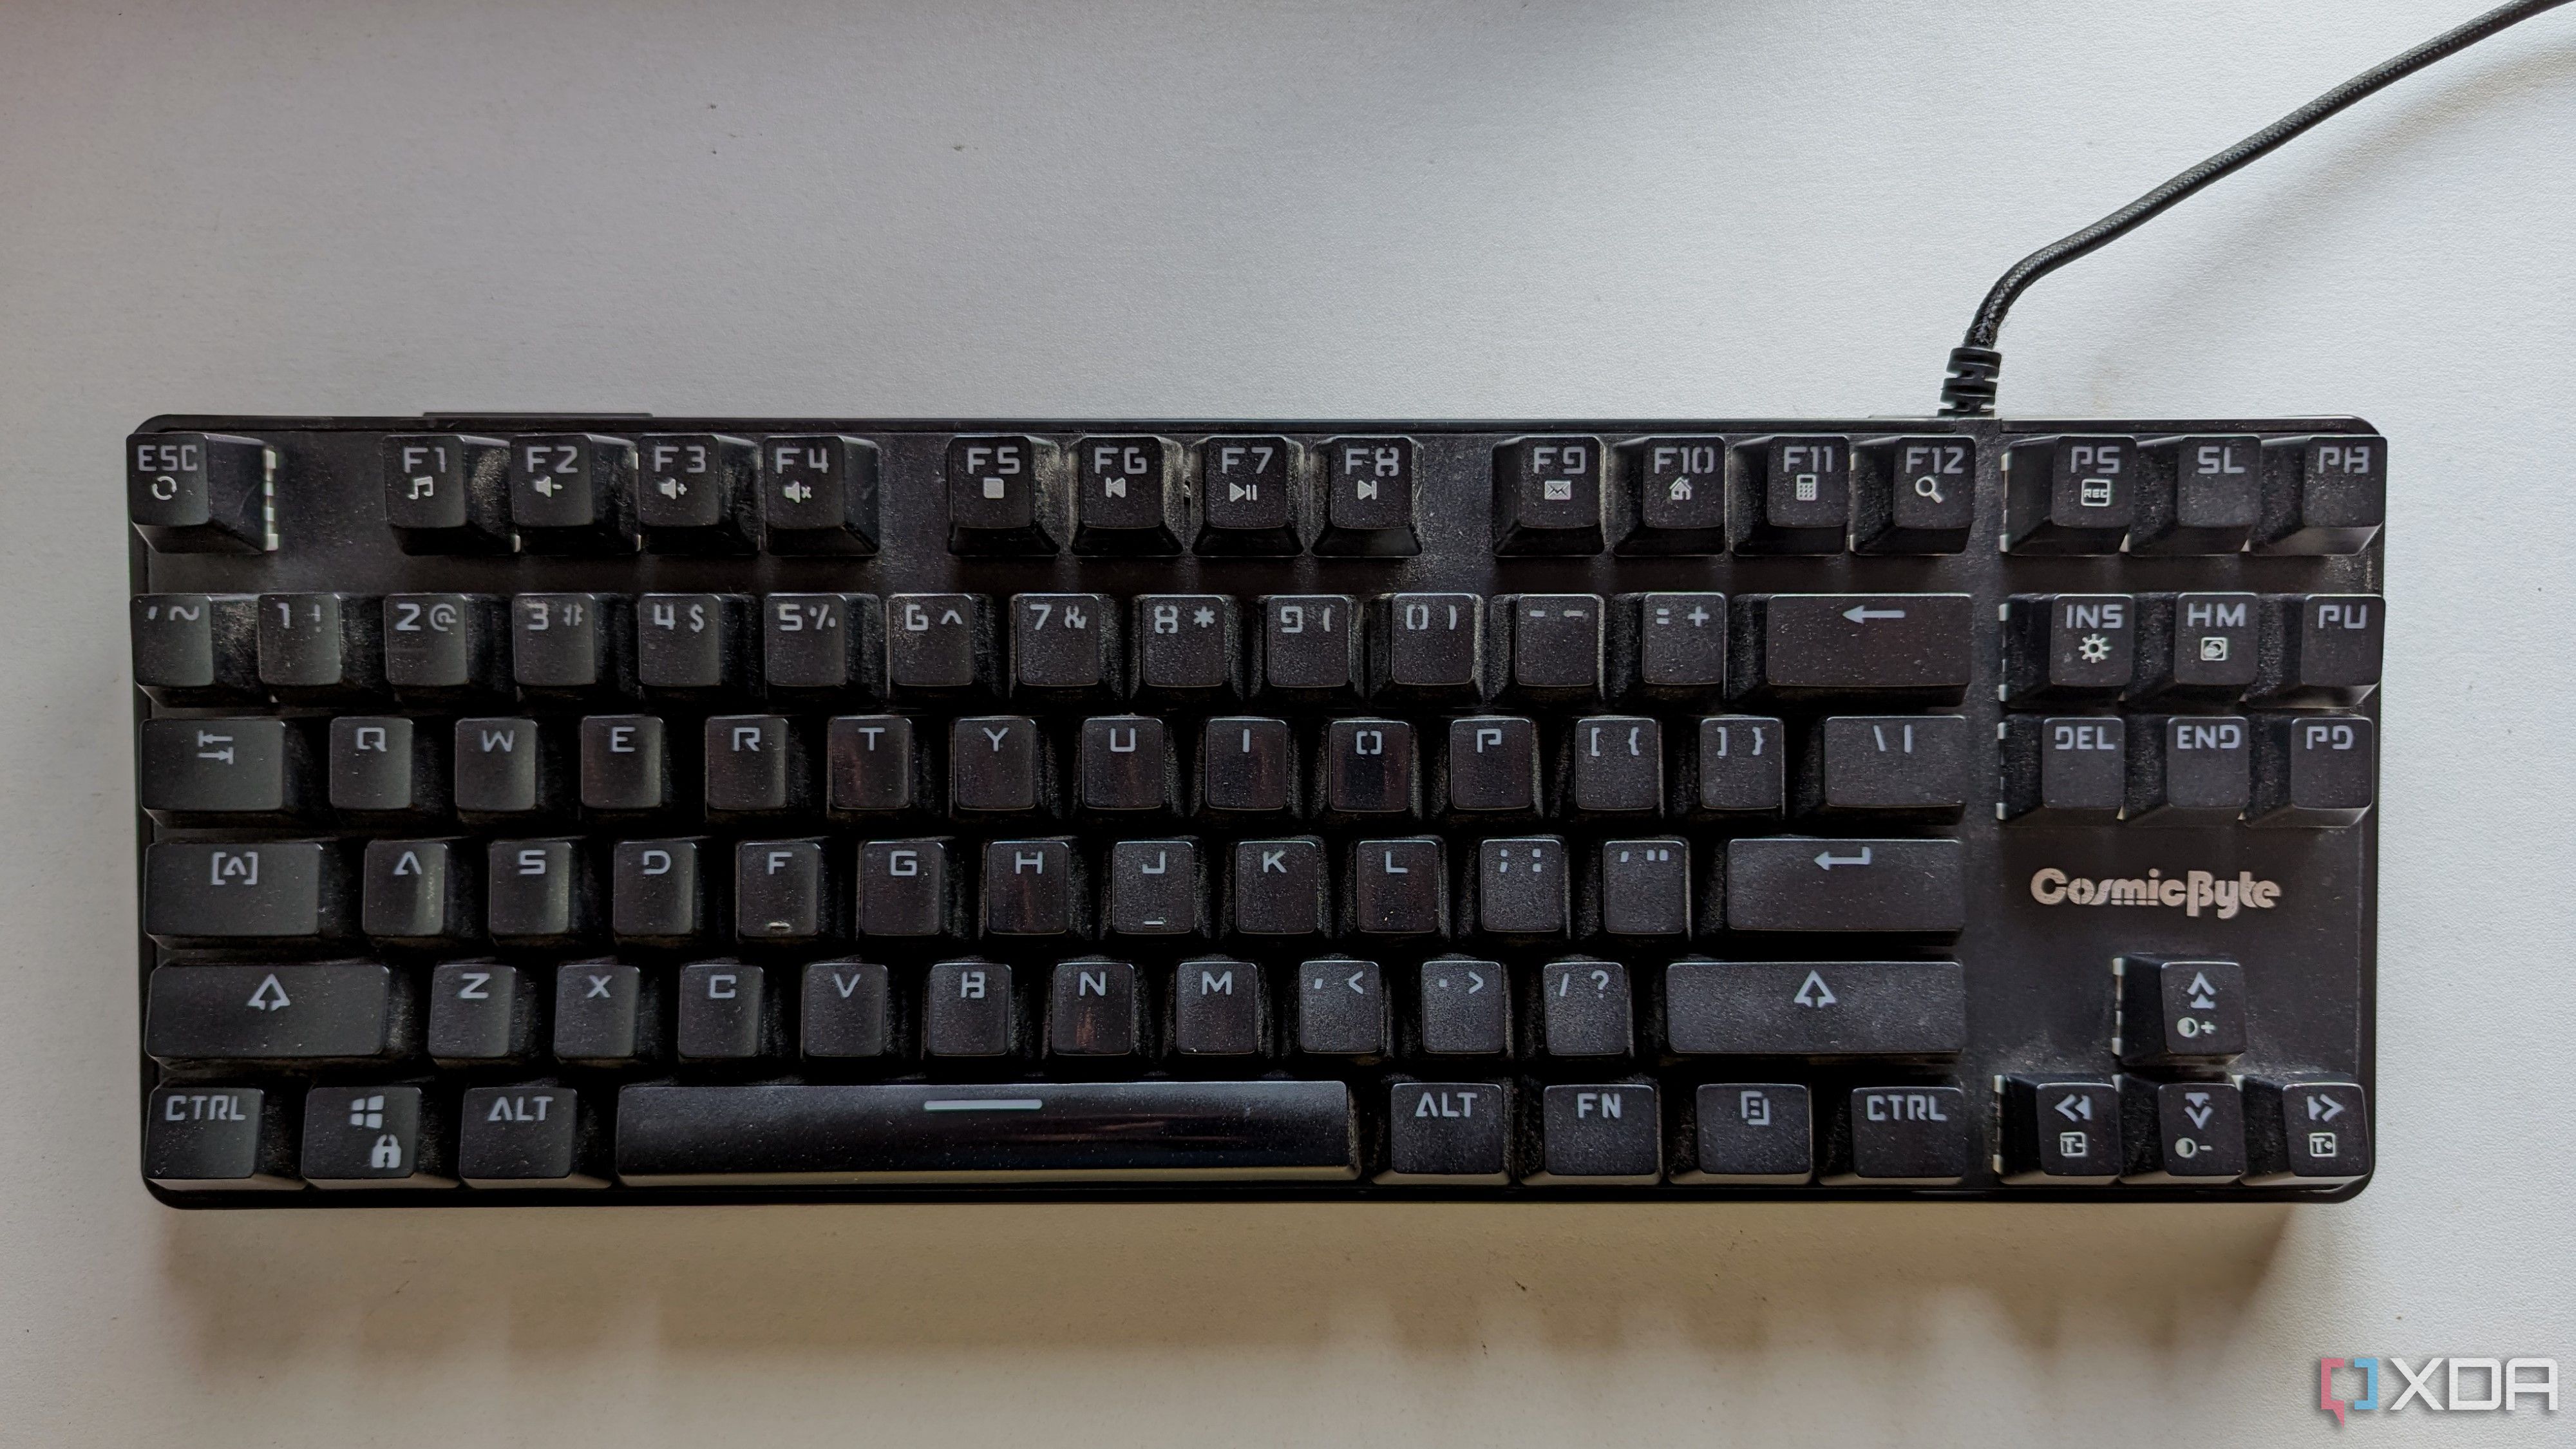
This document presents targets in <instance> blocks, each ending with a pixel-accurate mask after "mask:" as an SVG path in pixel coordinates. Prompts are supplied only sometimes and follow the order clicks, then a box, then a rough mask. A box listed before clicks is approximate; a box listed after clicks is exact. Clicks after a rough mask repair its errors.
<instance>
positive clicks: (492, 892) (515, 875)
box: [483, 840, 594, 946]
mask: <svg viewBox="0 0 2576 1449" xmlns="http://www.w3.org/2000/svg"><path fill="white" fill-rule="evenodd" d="M484 855H485V866H484V879H485V880H486V881H488V882H489V883H490V884H489V887H488V889H487V891H486V894H485V896H484V902H483V924H484V928H485V929H486V930H487V931H489V932H490V933H491V935H492V938H493V939H494V940H496V941H500V942H502V943H503V944H505V945H529V946H550V945H563V944H566V943H569V942H571V941H573V940H575V939H577V938H579V937H581V936H584V935H587V934H589V932H590V927H591V919H592V915H593V911H594V903H593V891H592V886H591V878H590V866H589V862H588V861H586V860H584V859H583V858H582V854H581V843H580V842H579V841H573V840H496V841H493V842H492V843H491V844H490V845H489V846H488V847H486V848H485V852H484Z"/></svg>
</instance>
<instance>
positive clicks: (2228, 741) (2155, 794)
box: [2122, 714, 2254, 825]
mask: <svg viewBox="0 0 2576 1449" xmlns="http://www.w3.org/2000/svg"><path fill="white" fill-rule="evenodd" d="M2253 734H2254V732H2253V728H2252V727H2251V726H2250V725H2248V724H2247V723H2246V722H2245V720H2244V719H2243V718H2242V717H2240V716H2237V715H2183V714H2177V715H2152V714H2150V715H2139V716H2137V717H2135V718H2133V719H2131V720H2130V721H2129V729H2128V735H2129V800H2128V805H2127V807H2126V808H2125V810H2124V811H2123V812H2122V818H2124V819H2127V820H2133V821H2138V822H2140V823H2143V824H2148V825H2219V824H2224V823H2225V822H2227V821H2230V820H2234V819H2236V818H2237V817H2238V816H2240V815H2242V814H2244V813H2245V807H2246V806H2247V805H2248V804H2250V803H2252V800H2253V793H2254V783H2253V782H2254V751H2253Z"/></svg>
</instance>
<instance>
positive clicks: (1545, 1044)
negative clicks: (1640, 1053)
mask: <svg viewBox="0 0 2576 1449" xmlns="http://www.w3.org/2000/svg"><path fill="white" fill-rule="evenodd" d="M1538 1018H1539V1032H1538V1045H1539V1048H1540V1049H1541V1050H1543V1051H1545V1052H1546V1053H1547V1054H1548V1055H1549V1056H1552V1057H1623V1056H1626V1055H1628V1053H1629V1052H1631V1051H1633V1050H1635V1048H1636V1005H1635V1001H1634V998H1633V995H1632V994H1631V992H1630V990H1629V987H1628V968H1627V967H1625V966H1622V965H1620V964H1619V963H1618V962H1616V961H1591V960H1573V961H1550V962H1548V963H1547V964H1546V965H1544V966H1541V967H1540V968H1539V969H1538Z"/></svg>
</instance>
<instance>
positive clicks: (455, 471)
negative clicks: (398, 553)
mask: <svg viewBox="0 0 2576 1449" xmlns="http://www.w3.org/2000/svg"><path fill="white" fill-rule="evenodd" d="M383 464H384V475H385V522H386V523H387V524H388V525H390V526H391V527H392V528H393V531H394V537H395V538H396V539H397V540H399V541H400V543H401V545H402V551H403V552H405V553H422V554H435V553H509V552H512V551H513V550H515V549H517V548H518V546H519V540H518V535H517V533H516V532H515V531H514V530H513V529H512V528H511V526H510V445H509V444H507V443H504V442H502V441H501V440H500V439H498V438H480V437H474V436H472V435H470V434H462V433H408V434H404V433H397V434H394V435H392V436H390V437H388V438H386V439H385V441H384V451H383Z"/></svg>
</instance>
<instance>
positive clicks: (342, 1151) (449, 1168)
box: [297, 1086, 456, 1188]
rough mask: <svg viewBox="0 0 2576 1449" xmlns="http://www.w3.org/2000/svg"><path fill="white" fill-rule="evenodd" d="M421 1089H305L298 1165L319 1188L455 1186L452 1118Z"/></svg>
mask: <svg viewBox="0 0 2576 1449" xmlns="http://www.w3.org/2000/svg"><path fill="white" fill-rule="evenodd" d="M443 1107H444V1104H443V1103H442V1102H441V1100H440V1099H439V1098H438V1097H437V1096H436V1095H434V1094H433V1093H431V1092H430V1091H428V1090H427V1089H425V1088H422V1087H387V1086H362V1087H315V1088H313V1089H312V1090H311V1091H309V1092H307V1093H305V1094H304V1131H303V1134H302V1139H303V1151H302V1154H301V1156H300V1158H299V1160H298V1164H297V1167H298V1170H299V1171H300V1172H301V1173H302V1174H303V1176H304V1180H305V1181H306V1182H309V1183H311V1184H313V1185H314V1186H315V1187H321V1188H422V1187H454V1186H455V1185H456V1177H455V1171H456V1168H455V1163H454V1162H453V1160H452V1159H453V1156H454V1154H453V1152H452V1151H451V1150H450V1144H451V1143H452V1142H453V1141H454V1122H453V1121H452V1119H450V1118H449V1117H448V1115H447V1113H446V1112H445V1111H444V1110H443Z"/></svg>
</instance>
